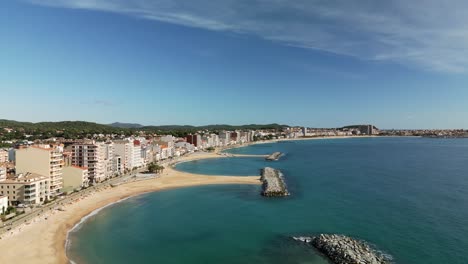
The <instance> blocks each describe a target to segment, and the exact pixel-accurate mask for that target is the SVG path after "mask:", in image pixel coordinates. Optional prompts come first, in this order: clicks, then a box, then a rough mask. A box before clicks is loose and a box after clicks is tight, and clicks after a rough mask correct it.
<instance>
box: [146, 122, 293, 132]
mask: <svg viewBox="0 0 468 264" xmlns="http://www.w3.org/2000/svg"><path fill="white" fill-rule="evenodd" d="M283 127H289V126H288V125H280V124H263V125H262V124H249V125H239V126H233V125H226V124H217V125H204V126H191V125H162V126H144V127H141V128H139V130H146V131H152V130H156V131H180V130H187V131H196V130H237V129H252V130H256V129H282V128H283Z"/></svg>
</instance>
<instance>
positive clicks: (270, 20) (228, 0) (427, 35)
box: [29, 0, 468, 72]
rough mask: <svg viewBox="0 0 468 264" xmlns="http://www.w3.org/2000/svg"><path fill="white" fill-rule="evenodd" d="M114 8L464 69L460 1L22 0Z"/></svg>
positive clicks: (465, 26)
mask: <svg viewBox="0 0 468 264" xmlns="http://www.w3.org/2000/svg"><path fill="white" fill-rule="evenodd" d="M29 2H31V3H35V4H40V5H47V6H52V7H63V8H75V9H89V10H98V11H106V12H114V13H121V14H125V15H130V16H136V17H139V18H145V19H150V20H156V21H161V22H167V23H173V24H178V25H183V26H189V27H196V28H203V29H207V30H214V31H228V32H235V33H239V34H249V35H254V36H258V37H261V38H264V39H267V40H271V41H275V42H278V43H281V44H284V45H290V46H295V47H301V48H305V49H313V50H320V51H325V52H330V53H335V54H340V55H346V56H352V57H356V58H359V59H362V60H373V61H391V62H396V63H400V64H404V65H407V66H409V67H418V68H423V69H427V70H433V71H440V72H468V2H467V1H464V0H452V1H438V0H421V1H406V0H395V1H365V0H362V1H329V0H296V1H287V0H269V1H267V0H251V1H247V0H223V1H210V0H191V1H182V0H154V1H151V0H29Z"/></svg>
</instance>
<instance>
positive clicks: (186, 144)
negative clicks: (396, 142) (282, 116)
mask: <svg viewBox="0 0 468 264" xmlns="http://www.w3.org/2000/svg"><path fill="white" fill-rule="evenodd" d="M0 129H1V132H0V136H1V137H2V141H1V142H0V143H1V144H2V148H0V210H1V211H0V216H1V218H0V219H1V222H0V239H1V240H3V241H7V240H8V238H9V237H14V236H15V235H17V234H20V233H21V232H24V230H30V231H29V232H33V231H32V229H31V228H33V226H34V223H37V222H41V221H46V222H47V221H51V220H48V219H52V218H53V219H55V220H54V221H57V226H55V227H54V226H50V225H49V226H47V227H43V228H44V230H49V229H47V228H55V229H53V230H55V231H53V232H59V233H60V232H62V233H64V234H66V232H68V230H69V229H70V228H71V227H72V226H73V225H74V224H76V222H77V221H79V219H81V217H83V216H84V215H86V214H89V213H90V210H92V209H97V208H100V207H102V206H105V205H106V204H108V203H110V202H115V201H118V200H120V199H122V198H123V197H130V196H132V195H136V194H138V193H142V192H148V191H154V190H158V189H162V188H173V187H180V186H192V185H200V184H225V183H237V184H258V185H260V184H261V183H262V182H263V191H262V194H263V195H264V196H286V195H288V194H289V193H288V191H287V189H286V185H285V183H284V179H283V176H282V173H281V172H280V171H277V170H274V169H272V168H265V169H263V170H262V177H261V178H260V177H259V176H260V175H252V176H251V177H236V176H233V177H223V176H219V177H216V176H201V175H192V174H189V173H182V172H178V171H176V170H173V169H172V165H174V164H176V163H178V162H183V161H189V160H196V159H205V158H220V157H235V156H236V155H235V154H228V153H224V152H222V151H223V150H225V149H228V148H234V147H239V146H247V145H250V144H256V143H265V142H277V141H282V140H300V139H314V138H316V139H322V138H349V137H374V136H424V135H421V134H420V133H421V131H413V132H412V133H411V131H410V132H409V133H408V131H393V130H392V131H384V130H379V129H377V127H375V126H373V125H355V126H346V127H342V128H333V129H327V128H307V127H290V126H283V127H275V128H271V127H268V128H258V129H233V130H224V129H206V128H205V129H199V130H197V131H189V132H186V133H183V132H182V133H181V132H174V131H171V132H169V133H161V132H159V133H155V132H154V131H147V130H143V129H141V130H140V129H133V130H131V133H129V132H128V130H125V133H120V134H119V133H108V134H104V133H90V132H89V131H87V133H88V134H86V135H85V136H82V135H81V134H80V136H76V138H73V137H70V136H67V137H60V136H53V137H44V136H43V135H36V136H33V135H29V134H28V133H30V132H31V131H30V130H29V131H27V130H25V129H21V128H14V127H0ZM60 132H61V131H58V132H57V134H60ZM416 133H418V134H416ZM443 133H449V132H447V131H443ZM443 133H442V134H443ZM442 134H441V133H440V132H439V134H437V135H442ZM11 135H15V136H14V137H15V138H12V136H11ZM447 135H454V133H453V131H452V132H450V134H447ZM265 154H269V155H244V156H245V157H247V156H252V157H254V156H255V157H256V156H259V157H263V158H265V159H266V160H269V161H272V162H274V161H275V160H278V159H279V158H280V157H281V156H282V153H279V152H275V153H265ZM237 156H242V155H237ZM270 170H271V171H270ZM163 175H164V176H163ZM162 176H163V177H162ZM98 193H102V195H101V196H100V198H96V197H98V196H97V194H98ZM93 197H95V198H93ZM84 203H89V204H90V205H89V207H88V209H86V210H84V209H82V210H83V211H79V210H78V209H76V208H75V207H73V206H79V205H80V204H81V205H83V204H84ZM67 206H71V207H67ZM71 208H75V209H73V211H74V212H81V213H76V214H72V215H71V216H67V214H71ZM69 210H70V211H69ZM61 214H62V215H61ZM72 216H73V217H72ZM62 218H63V219H65V218H66V219H67V221H65V222H61V221H60V219H62ZM51 223H53V222H51ZM58 223H62V224H58ZM70 225H71V226H70ZM28 228H29V229H28ZM36 231H37V232H43V230H42V229H37V230H36ZM51 232H52V231H51ZM31 234H33V233H31ZM51 235H54V234H51ZM61 239H65V238H61ZM54 241H55V240H54ZM61 241H62V240H59V245H62V242H61ZM62 246H63V245H62ZM59 250H60V251H64V250H62V249H59ZM63 259H66V256H63V258H62V260H63Z"/></svg>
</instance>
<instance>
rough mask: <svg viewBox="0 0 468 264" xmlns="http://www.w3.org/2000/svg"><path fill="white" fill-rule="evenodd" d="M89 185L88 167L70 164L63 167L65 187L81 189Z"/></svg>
mask: <svg viewBox="0 0 468 264" xmlns="http://www.w3.org/2000/svg"><path fill="white" fill-rule="evenodd" d="M88 186H89V175H88V168H84V167H79V166H69V167H64V168H63V188H65V189H67V188H69V189H73V190H75V189H80V188H86V187H88Z"/></svg>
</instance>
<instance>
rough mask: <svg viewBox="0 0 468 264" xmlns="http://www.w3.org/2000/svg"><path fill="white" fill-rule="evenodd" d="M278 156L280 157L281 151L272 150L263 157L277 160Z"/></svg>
mask: <svg viewBox="0 0 468 264" xmlns="http://www.w3.org/2000/svg"><path fill="white" fill-rule="evenodd" d="M280 157H281V152H274V153H272V154H271V155H269V156H268V157H266V158H265V159H266V160H279V158H280Z"/></svg>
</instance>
